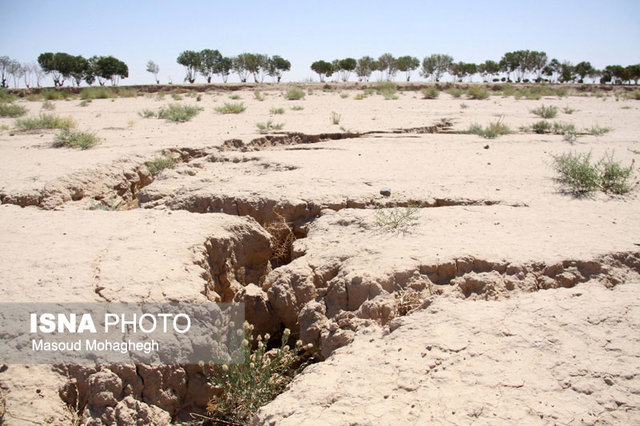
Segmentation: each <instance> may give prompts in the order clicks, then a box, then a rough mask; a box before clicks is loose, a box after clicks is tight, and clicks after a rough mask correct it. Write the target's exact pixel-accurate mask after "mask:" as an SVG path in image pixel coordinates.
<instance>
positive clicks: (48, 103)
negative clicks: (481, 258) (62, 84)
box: [42, 101, 56, 111]
mask: <svg viewBox="0 0 640 426" xmlns="http://www.w3.org/2000/svg"><path fill="white" fill-rule="evenodd" d="M42 109H45V110H47V111H53V110H54V109H56V105H55V104H54V103H53V102H51V101H44V102H43V103H42Z"/></svg>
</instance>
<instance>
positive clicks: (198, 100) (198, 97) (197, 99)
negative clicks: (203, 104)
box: [196, 93, 202, 102]
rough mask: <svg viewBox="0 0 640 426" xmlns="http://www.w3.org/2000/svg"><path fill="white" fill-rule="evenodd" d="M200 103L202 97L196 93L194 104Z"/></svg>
mask: <svg viewBox="0 0 640 426" xmlns="http://www.w3.org/2000/svg"><path fill="white" fill-rule="evenodd" d="M200 101H202V95H201V94H199V93H198V96H196V102H200Z"/></svg>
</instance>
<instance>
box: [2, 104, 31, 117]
mask: <svg viewBox="0 0 640 426" xmlns="http://www.w3.org/2000/svg"><path fill="white" fill-rule="evenodd" d="M26 113H27V109H26V108H25V107H23V106H22V105H15V104H10V103H4V102H2V103H0V117H11V118H16V117H22V116H23V115H25V114H26Z"/></svg>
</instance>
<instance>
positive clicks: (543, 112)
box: [531, 104, 558, 118]
mask: <svg viewBox="0 0 640 426" xmlns="http://www.w3.org/2000/svg"><path fill="white" fill-rule="evenodd" d="M531 113H532V114H535V115H537V116H539V117H542V118H553V117H555V116H556V115H557V114H558V108H557V107H555V106H553V105H549V106H545V105H544V104H542V105H540V106H539V107H538V108H535V109H532V110H531Z"/></svg>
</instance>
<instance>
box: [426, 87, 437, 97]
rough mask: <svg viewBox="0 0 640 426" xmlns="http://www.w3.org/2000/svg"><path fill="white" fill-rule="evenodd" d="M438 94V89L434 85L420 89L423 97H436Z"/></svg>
mask: <svg viewBox="0 0 640 426" xmlns="http://www.w3.org/2000/svg"><path fill="white" fill-rule="evenodd" d="M438 96H440V91H439V90H438V89H436V88H435V87H425V88H423V89H422V98H423V99H437V98H438Z"/></svg>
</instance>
